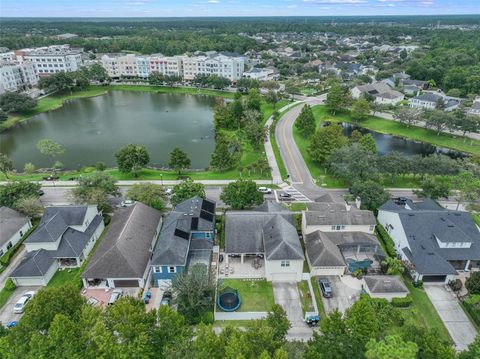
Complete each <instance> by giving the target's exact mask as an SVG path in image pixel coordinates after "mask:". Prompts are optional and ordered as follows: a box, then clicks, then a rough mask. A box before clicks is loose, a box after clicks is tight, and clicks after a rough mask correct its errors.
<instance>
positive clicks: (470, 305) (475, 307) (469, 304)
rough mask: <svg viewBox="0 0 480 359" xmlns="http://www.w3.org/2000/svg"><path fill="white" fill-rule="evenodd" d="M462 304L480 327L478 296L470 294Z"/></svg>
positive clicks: (479, 299) (479, 300)
mask: <svg viewBox="0 0 480 359" xmlns="http://www.w3.org/2000/svg"><path fill="white" fill-rule="evenodd" d="M462 306H463V308H464V309H465V311H466V312H467V313H468V315H469V316H470V318H471V319H472V320H473V321H474V323H475V325H476V326H477V327H480V298H479V296H478V295H475V296H471V297H470V298H468V299H466V300H465V301H463V302H462Z"/></svg>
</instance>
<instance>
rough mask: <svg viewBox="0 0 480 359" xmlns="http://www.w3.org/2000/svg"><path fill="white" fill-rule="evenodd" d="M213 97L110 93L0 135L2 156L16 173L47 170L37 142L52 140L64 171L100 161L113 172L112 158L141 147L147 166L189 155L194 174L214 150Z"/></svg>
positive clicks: (77, 101) (73, 103)
mask: <svg viewBox="0 0 480 359" xmlns="http://www.w3.org/2000/svg"><path fill="white" fill-rule="evenodd" d="M214 104H215V98H214V97H211V96H198V95H184V94H164V93H163V94H155V93H146V92H133V91H110V92H108V93H107V94H106V95H103V96H97V97H90V98H82V99H75V100H71V101H68V102H67V103H65V104H64V106H63V107H61V108H60V109H58V110H54V111H50V112H46V113H42V114H40V115H37V116H35V117H33V118H32V119H30V120H28V121H26V122H23V123H21V124H20V125H19V126H16V127H14V128H12V129H11V130H10V131H7V132H4V133H2V134H0V152H2V153H5V154H7V155H8V156H9V157H10V158H11V159H12V160H13V162H14V165H15V167H16V168H17V169H22V168H23V166H24V164H25V163H26V162H32V163H33V164H34V165H35V166H36V167H37V168H42V167H50V166H51V165H52V160H51V159H50V158H48V157H46V156H43V155H41V154H40V153H39V152H38V150H37V148H36V145H37V142H38V141H39V140H41V139H43V138H50V139H52V140H54V141H55V142H58V143H60V144H62V145H63V146H64V147H65V149H66V151H65V153H64V154H63V155H61V156H59V157H58V160H59V161H61V162H62V163H63V164H64V166H65V168H66V169H77V168H80V167H82V166H88V165H93V164H95V163H97V162H99V161H101V162H105V164H106V165H107V166H109V167H111V166H115V165H116V163H115V156H114V153H115V152H116V151H117V150H118V149H119V148H120V147H122V146H123V145H126V144H129V143H135V144H141V145H145V146H146V148H147V150H148V152H149V154H150V164H151V165H153V166H158V167H161V166H165V165H166V164H167V163H168V161H169V154H170V152H171V150H172V149H173V148H174V147H180V148H181V149H182V150H184V151H186V152H187V153H188V156H189V157H190V159H191V166H192V168H197V169H200V168H206V167H208V165H209V162H210V156H211V154H212V152H213V150H214V148H215V139H214V129H213V105H214Z"/></svg>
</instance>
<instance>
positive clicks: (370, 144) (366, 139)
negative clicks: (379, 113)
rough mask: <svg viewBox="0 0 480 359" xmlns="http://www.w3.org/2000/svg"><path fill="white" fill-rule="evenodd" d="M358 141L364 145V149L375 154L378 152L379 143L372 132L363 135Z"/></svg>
mask: <svg viewBox="0 0 480 359" xmlns="http://www.w3.org/2000/svg"><path fill="white" fill-rule="evenodd" d="M358 143H359V144H360V146H362V147H363V149H364V150H366V151H369V152H371V153H373V154H376V153H377V143H376V142H375V139H374V138H373V136H372V134H371V133H367V134H365V135H363V136H362V137H361V138H360V139H359V140H358Z"/></svg>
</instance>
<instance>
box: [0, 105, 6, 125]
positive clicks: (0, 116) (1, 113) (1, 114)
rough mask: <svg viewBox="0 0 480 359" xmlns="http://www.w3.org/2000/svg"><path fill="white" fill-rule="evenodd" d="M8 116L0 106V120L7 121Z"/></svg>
mask: <svg viewBox="0 0 480 359" xmlns="http://www.w3.org/2000/svg"><path fill="white" fill-rule="evenodd" d="M7 118H8V115H7V113H6V112H5V111H3V110H2V109H1V108H0V122H4V121H6V120H7Z"/></svg>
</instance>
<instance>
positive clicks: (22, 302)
mask: <svg viewBox="0 0 480 359" xmlns="http://www.w3.org/2000/svg"><path fill="white" fill-rule="evenodd" d="M34 295H35V292H26V293H25V294H24V295H22V296H21V297H20V299H19V300H18V302H17V303H16V304H15V306H14V307H13V312H14V313H15V314H21V313H23V312H24V311H25V306H26V305H27V303H28V302H29V301H30V299H32V298H33V296H34Z"/></svg>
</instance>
